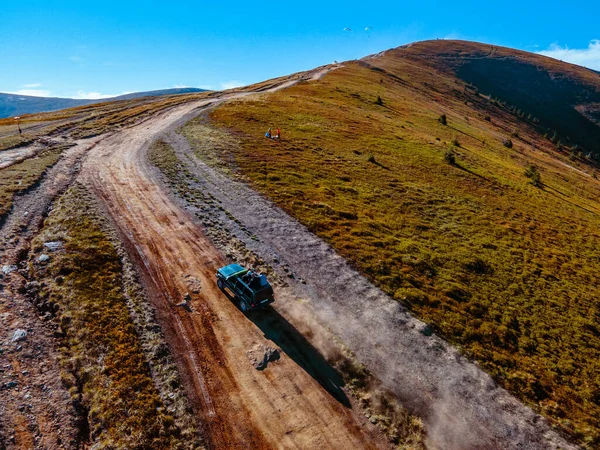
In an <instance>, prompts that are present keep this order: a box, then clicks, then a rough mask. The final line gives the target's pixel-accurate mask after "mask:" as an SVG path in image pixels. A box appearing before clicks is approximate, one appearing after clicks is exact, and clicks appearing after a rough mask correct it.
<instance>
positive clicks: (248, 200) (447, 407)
mask: <svg viewBox="0 0 600 450" xmlns="http://www.w3.org/2000/svg"><path fill="white" fill-rule="evenodd" d="M167 142H168V143H169V144H170V145H171V147H172V148H173V149H175V152H176V153H177V155H178V157H179V159H180V160H182V161H186V162H187V163H188V169H189V170H190V171H191V173H192V174H193V176H194V177H195V179H197V180H200V181H198V184H197V186H196V189H198V190H200V191H202V192H203V193H204V194H205V195H206V196H207V197H209V198H210V199H211V203H210V204H208V203H204V204H201V205H200V206H199V207H198V209H197V210H196V211H195V212H196V213H198V214H199V217H202V218H203V220H206V219H207V216H210V221H211V222H212V223H217V224H219V225H218V226H220V227H222V228H223V229H224V230H225V232H226V233H227V234H228V235H230V236H235V237H236V238H237V239H239V240H240V241H242V242H243V243H244V245H245V246H246V247H247V248H248V249H249V250H250V251H252V252H253V253H254V254H256V255H259V256H260V257H261V258H263V259H265V260H266V261H267V263H268V264H269V265H270V266H271V267H274V268H278V267H283V268H284V269H287V268H291V269H292V272H293V277H291V278H290V280H289V285H290V288H291V289H290V290H291V291H292V292H289V293H288V295H289V297H288V300H289V301H285V302H284V301H281V302H278V303H276V304H275V305H274V309H276V310H279V311H281V313H282V315H286V314H287V315H288V316H290V317H291V318H292V319H295V320H297V321H298V322H303V321H306V316H307V310H308V312H313V313H314V314H316V316H317V317H318V319H319V321H320V322H321V323H322V324H325V326H327V327H329V328H330V329H331V330H332V331H333V332H334V333H335V334H336V335H337V336H338V337H339V338H341V339H342V341H343V343H344V344H345V345H346V346H347V347H348V348H349V349H350V350H351V351H353V352H354V354H355V355H356V356H357V358H358V360H359V361H360V362H362V363H364V364H366V366H367V368H368V369H369V370H370V371H371V372H372V373H373V374H374V375H375V376H376V377H377V378H379V379H380V380H381V381H382V382H383V383H384V385H385V387H386V388H388V389H389V390H391V391H392V392H393V393H394V394H395V395H396V396H397V397H398V398H399V399H400V401H401V402H402V404H403V405H404V406H405V407H407V408H408V409H409V410H410V411H411V412H413V413H414V414H417V415H419V416H421V417H423V418H424V419H425V423H426V426H427V431H428V439H429V442H430V443H431V444H432V445H434V446H435V447H437V448H441V449H453V450H454V449H456V450H465V449H502V450H505V449H521V448H527V449H540V450H542V449H544V450H545V449H574V448H577V446H575V445H574V444H572V443H569V442H568V441H567V440H566V439H565V438H563V437H562V436H561V435H560V434H559V433H557V432H556V431H554V430H553V429H552V428H551V427H550V426H549V424H548V422H547V421H546V420H545V419H544V418H542V417H541V416H539V415H538V414H536V413H535V412H533V411H532V410H531V409H530V408H528V407H526V406H524V405H523V404H522V403H520V402H519V401H518V400H517V399H516V398H515V397H513V396H512V395H510V394H509V393H508V392H507V391H505V390H504V389H502V388H501V387H500V386H498V385H497V384H496V383H495V382H494V381H493V380H492V378H491V377H490V376H489V375H488V374H487V373H485V372H484V371H483V370H481V369H480V368H479V367H478V366H477V365H476V364H474V363H472V362H470V361H469V360H467V358H465V357H464V356H462V355H461V354H460V352H459V351H458V350H456V349H455V348H453V347H452V346H450V345H449V344H448V343H446V342H444V341H443V340H442V339H440V338H439V337H437V336H435V335H431V330H428V328H427V326H426V324H425V323H423V322H421V321H419V320H417V319H415V318H414V317H412V316H411V314H410V313H409V312H408V311H407V310H406V308H404V307H403V306H402V305H400V304H399V303H398V302H396V301H394V300H393V299H391V298H390V297H389V296H387V295H385V294H384V293H383V292H382V291H381V290H379V289H377V288H376V287H375V286H373V285H372V284H371V283H370V282H369V281H368V280H366V279H365V278H364V277H363V276H361V275H360V274H359V273H358V272H357V271H356V270H355V269H353V268H352V267H351V266H350V264H349V263H348V262H347V261H346V260H345V259H344V258H342V257H341V256H339V255H338V254H337V253H336V252H335V251H334V250H333V249H332V248H331V247H330V246H329V245H328V244H326V243H325V242H324V241H322V240H321V239H320V238H318V237H317V236H315V235H314V234H313V233H311V232H310V231H309V230H307V229H306V228H305V227H304V226H302V225H301V224H299V223H298V222H297V221H296V220H295V219H293V218H292V217H290V216H289V215H288V214H287V213H285V212H284V211H282V210H281V209H280V208H278V207H277V206H276V205H274V204H273V203H272V202H270V201H269V200H267V199H265V198H264V197H263V196H262V195H260V194H258V193H257V192H255V191H253V190H252V189H251V188H250V187H249V186H247V185H246V184H244V183H242V182H239V181H236V180H233V179H232V178H231V177H230V176H228V175H225V174H223V173H221V172H220V171H218V170H215V169H214V168H212V167H209V166H208V165H206V164H205V163H203V162H202V161H199V160H198V158H196V157H195V156H194V153H193V150H192V149H191V148H190V145H189V143H188V142H187V140H186V139H185V138H184V137H183V136H182V135H180V134H178V133H177V132H174V133H169V134H168V136H167ZM213 200H214V201H213ZM215 205H218V206H215ZM207 211H208V212H207ZM281 275H282V277H285V276H286V274H285V273H281ZM294 280H296V281H294ZM298 280H300V281H298ZM298 299H303V301H302V307H300V306H295V307H294V308H292V309H291V311H286V308H288V305H291V304H293V303H296V304H298V303H299V302H298ZM307 300H309V301H307Z"/></svg>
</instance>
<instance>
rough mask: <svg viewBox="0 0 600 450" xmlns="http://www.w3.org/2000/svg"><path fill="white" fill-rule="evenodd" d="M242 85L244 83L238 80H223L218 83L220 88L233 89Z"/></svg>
mask: <svg viewBox="0 0 600 450" xmlns="http://www.w3.org/2000/svg"><path fill="white" fill-rule="evenodd" d="M243 85H244V83H242V82H241V81H238V80H231V81H223V82H222V83H220V86H221V89H233V88H237V87H240V86H243Z"/></svg>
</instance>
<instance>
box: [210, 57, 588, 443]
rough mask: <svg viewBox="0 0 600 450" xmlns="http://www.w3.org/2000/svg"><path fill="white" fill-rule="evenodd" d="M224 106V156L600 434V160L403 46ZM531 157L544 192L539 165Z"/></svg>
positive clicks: (507, 375)
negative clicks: (229, 137)
mask: <svg viewBox="0 0 600 450" xmlns="http://www.w3.org/2000/svg"><path fill="white" fill-rule="evenodd" d="M377 66H381V67H377ZM378 97H380V98H381V102H379V101H378ZM442 114H445V115H446V117H447V125H443V124H442V123H440V121H439V120H438V119H439V118H440V116H441V115H442ZM486 116H489V117H486ZM211 117H212V120H213V121H214V126H216V127H219V128H222V129H223V130H224V129H229V130H230V132H232V133H233V134H234V135H235V139H236V140H238V141H240V145H238V146H232V147H231V148H230V149H228V150H222V151H221V153H220V155H221V157H222V158H223V160H224V161H234V163H235V165H236V166H237V168H238V169H239V171H240V172H241V173H242V174H243V175H245V176H246V177H248V179H249V180H251V182H252V183H253V184H254V186H255V187H256V188H257V189H259V190H260V191H262V192H264V193H265V194H266V195H268V196H269V197H270V198H271V199H273V200H274V201H275V202H276V203H277V204H279V205H280V206H282V207H283V208H284V209H285V210H286V211H288V212H289V213H290V214H292V215H293V216H295V217H296V218H298V219H299V220H300V221H301V222H302V223H304V224H305V225H306V226H307V227H309V228H310V229H311V230H313V231H314V232H315V233H317V234H318V235H319V236H321V237H323V238H324V239H326V240H327V241H328V242H330V243H331V244H332V245H333V246H334V248H336V249H337V250H338V251H339V252H340V253H341V254H342V255H344V256H345V257H346V258H348V259H349V260H350V261H351V262H352V263H353V264H354V265H355V266H356V267H357V268H358V269H359V270H361V271H362V273H364V274H365V275H367V276H368V277H369V278H370V279H371V280H373V281H374V282H376V283H377V284H378V285H379V286H380V287H381V288H382V289H383V290H385V291H386V292H387V293H389V294H390V295H391V296H393V297H394V298H396V299H398V301H401V302H402V303H404V304H405V305H407V306H408V307H410V308H411V310H412V311H413V312H414V313H415V314H416V315H417V316H418V317H420V318H422V319H424V320H426V321H427V322H429V323H431V324H432V325H433V326H434V328H435V329H437V330H438V331H439V332H440V333H441V334H442V335H443V336H445V337H446V338H447V339H449V340H450V341H451V342H453V343H455V344H456V345H458V346H460V347H461V348H462V349H463V351H464V352H465V353H466V354H468V355H470V356H472V357H473V358H475V359H476V360H478V361H479V362H480V363H481V365H482V366H483V367H484V368H485V369H486V370H487V371H488V372H489V373H491V374H492V375H493V376H494V378H495V379H496V380H497V381H498V382H499V383H500V384H502V385H503V386H504V387H506V388H507V389H508V390H510V391H511V392H513V393H514V394H516V395H517V396H518V397H519V398H520V399H522V400H523V401H524V402H525V403H527V404H528V405H530V406H532V407H533V408H534V409H536V410H537V411H539V412H540V413H542V414H543V415H545V416H546V417H548V418H549V419H550V420H551V421H552V423H553V424H555V425H556V426H559V427H561V428H562V429H564V430H566V431H568V432H569V433H571V434H572V435H573V436H575V437H576V438H577V439H578V440H579V441H580V442H582V443H583V444H585V445H587V446H588V448H593V447H594V446H597V445H599V444H600V328H599V326H598V322H599V320H600V306H599V304H598V298H600V245H599V244H600V232H599V231H598V230H599V225H600V217H599V214H600V202H599V201H598V199H599V197H598V194H599V193H600V184H599V183H598V181H597V180H595V179H593V178H592V177H590V176H589V174H590V173H591V172H592V171H591V170H590V168H589V167H586V166H583V165H580V164H579V163H578V162H577V161H576V160H575V161H572V160H570V159H569V158H568V155H567V154H566V153H564V152H563V153H560V152H557V150H556V148H555V146H554V145H553V144H552V143H551V142H550V141H548V140H547V139H544V138H543V137H542V136H541V135H540V134H539V133H538V131H537V128H536V126H535V124H534V123H532V121H528V120H525V119H522V118H519V117H518V116H517V115H515V114H513V113H512V112H511V111H510V110H509V108H508V107H503V106H502V105H495V104H493V103H492V102H490V101H489V100H488V99H487V98H486V97H484V96H483V95H482V94H480V93H478V92H475V91H474V90H470V89H467V88H466V87H465V85H464V83H461V82H459V81H458V80H456V78H455V77H454V76H448V75H445V74H442V73H440V72H438V71H436V70H434V69H432V68H431V67H430V66H428V65H427V64H418V62H417V61H416V60H415V59H414V58H413V59H410V60H403V59H401V58H399V57H398V56H397V55H396V56H394V57H393V58H391V57H388V58H387V59H386V58H385V57H384V58H383V59H380V60H379V61H378V60H377V59H371V60H368V63H364V62H353V63H347V64H346V67H345V68H342V69H338V70H336V71H334V72H331V73H330V74H328V75H327V76H326V77H324V78H323V79H322V80H320V81H319V82H315V83H300V84H298V85H296V86H294V87H292V88H289V89H286V90H285V91H282V92H277V93H274V94H270V95H264V96H262V97H261V98H259V99H256V98H254V99H251V100H240V101H232V102H229V103H228V104H226V105H224V106H222V107H220V108H218V109H216V110H215V111H214V112H213V113H212V116H211ZM488 119H489V120H488ZM268 127H272V128H274V129H275V128H276V127H281V129H282V135H283V139H282V140H281V142H276V141H272V140H268V139H265V138H264V133H265V131H266V129H267V128H268ZM508 138H510V139H511V140H512V143H513V147H512V148H507V147H506V146H505V145H504V144H503V142H504V141H505V140H506V139H508ZM449 148H452V152H453V153H454V154H455V157H456V165H454V166H453V165H449V164H448V163H447V162H446V160H445V158H444V155H445V154H446V153H447V151H448V149H449ZM531 164H534V165H536V166H537V167H539V169H540V173H541V179H542V183H543V184H542V187H541V188H537V187H535V186H533V185H532V184H531V183H530V180H529V179H528V178H527V177H526V176H525V175H524V172H525V169H526V167H527V166H529V165H531ZM569 166H572V167H569Z"/></svg>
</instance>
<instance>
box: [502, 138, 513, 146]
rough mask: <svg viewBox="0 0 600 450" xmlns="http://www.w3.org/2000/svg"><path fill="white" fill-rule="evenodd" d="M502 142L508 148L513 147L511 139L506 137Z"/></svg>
mask: <svg viewBox="0 0 600 450" xmlns="http://www.w3.org/2000/svg"><path fill="white" fill-rule="evenodd" d="M502 144H504V146H505V147H506V148H513V143H512V141H511V140H510V139H504V141H502Z"/></svg>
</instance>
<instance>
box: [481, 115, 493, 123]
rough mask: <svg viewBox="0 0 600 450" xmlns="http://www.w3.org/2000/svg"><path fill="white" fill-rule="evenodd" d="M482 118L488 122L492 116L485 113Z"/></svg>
mask: <svg viewBox="0 0 600 450" xmlns="http://www.w3.org/2000/svg"><path fill="white" fill-rule="evenodd" d="M483 120H487V121H488V122H491V121H492V118H491V117H490V116H487V115H486V116H484V117H483Z"/></svg>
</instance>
